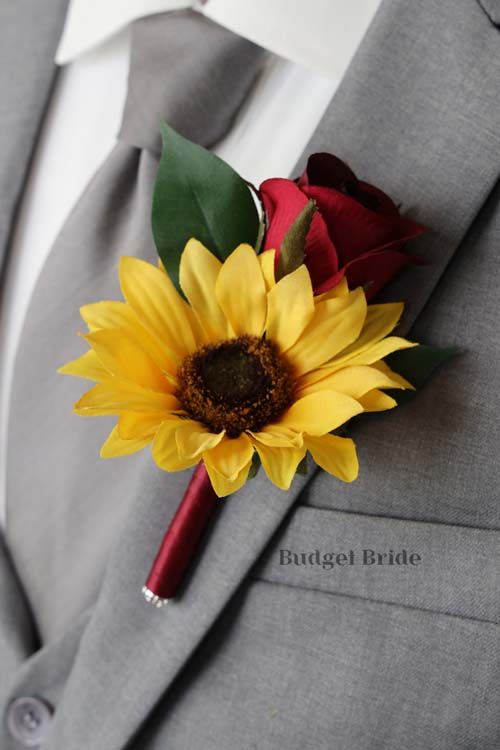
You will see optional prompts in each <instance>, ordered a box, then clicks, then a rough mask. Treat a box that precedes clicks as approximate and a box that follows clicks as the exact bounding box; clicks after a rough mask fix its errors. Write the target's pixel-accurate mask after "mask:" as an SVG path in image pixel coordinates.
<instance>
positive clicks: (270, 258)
mask: <svg viewBox="0 0 500 750" xmlns="http://www.w3.org/2000/svg"><path fill="white" fill-rule="evenodd" d="M258 258H259V263H260V268H261V271H262V276H263V277H264V281H265V284H266V290H267V291H269V290H270V289H272V288H273V286H274V285H275V284H276V280H275V277H274V266H275V263H276V250H265V251H264V252H263V253H261V254H260V255H259V256H258Z"/></svg>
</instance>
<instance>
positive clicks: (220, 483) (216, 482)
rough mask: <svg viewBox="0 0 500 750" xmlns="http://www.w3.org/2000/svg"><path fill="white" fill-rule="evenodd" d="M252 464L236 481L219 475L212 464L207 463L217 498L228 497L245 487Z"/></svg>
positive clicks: (243, 469)
mask: <svg viewBox="0 0 500 750" xmlns="http://www.w3.org/2000/svg"><path fill="white" fill-rule="evenodd" d="M251 464H252V462H251V461H249V462H248V463H247V464H246V466H244V467H243V468H242V469H241V471H240V472H239V474H238V475H237V476H236V477H235V479H227V478H226V477H224V476H223V475H222V474H219V472H218V471H216V470H215V468H214V467H213V466H212V465H211V464H207V463H206V462H205V466H206V469H207V472H208V476H209V477H210V481H211V482H212V487H213V488H214V492H215V494H216V495H217V497H227V496H228V495H232V494H233V493H234V492H237V490H239V489H240V488H241V487H243V485H244V484H245V482H246V481H247V479H248V473H249V471H250V466H251Z"/></svg>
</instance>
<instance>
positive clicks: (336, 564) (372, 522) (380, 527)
mask: <svg viewBox="0 0 500 750" xmlns="http://www.w3.org/2000/svg"><path fill="white" fill-rule="evenodd" d="M254 577H255V578H257V579H260V580H263V581H268V582H273V583H281V584H286V585H288V586H300V587H305V588H308V589H314V590H317V591H324V592H326V593H331V594H340V595H344V596H353V597H358V598H362V599H369V600H371V601H379V602H385V603H389V604H396V605H400V606H404V607H412V608H418V609H423V610H428V611H432V612H437V613H441V614H447V615H454V616H457V617H465V618H471V619H477V620H484V621H487V622H492V623H496V624H500V596H499V595H498V592H499V590H500V532H499V531H496V530H488V529H476V528H468V527H463V526H451V525H447V524H436V523H426V522H422V521H407V520H399V519H394V518H386V517H380V516H368V515H361V514H358V513H345V512H340V511H332V510H319V509H317V508H309V507H304V506H300V507H298V508H297V509H296V511H295V512H294V513H293V515H292V517H291V519H290V521H289V522H288V523H287V525H286V527H285V528H283V529H282V530H281V531H280V532H278V534H277V536H276V537H275V538H274V540H273V542H272V544H271V546H270V547H269V548H268V550H267V551H266V553H265V555H264V557H263V558H262V559H261V561H259V564H258V566H257V567H256V569H255V571H254Z"/></svg>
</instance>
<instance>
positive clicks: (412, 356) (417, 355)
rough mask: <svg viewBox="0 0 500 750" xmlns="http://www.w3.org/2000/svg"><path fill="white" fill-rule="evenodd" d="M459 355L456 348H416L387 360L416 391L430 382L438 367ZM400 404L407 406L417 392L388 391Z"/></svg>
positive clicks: (421, 346) (392, 355)
mask: <svg viewBox="0 0 500 750" xmlns="http://www.w3.org/2000/svg"><path fill="white" fill-rule="evenodd" d="M458 353H459V350H458V349H457V348H456V347H448V348H446V349H438V348H437V347H434V346H425V345H424V344H421V345H420V346H415V347H413V348H412V349H402V350H401V351H399V352H394V354H390V355H389V356H388V357H387V358H386V362H387V364H388V365H389V367H390V368H391V369H392V370H394V372H397V373H399V374H400V375H402V376H403V377H404V378H406V380H409V381H410V383H411V384H412V385H414V386H415V388H416V390H417V391H418V390H420V388H422V386H423V385H424V384H425V383H426V382H427V380H429V378H430V377H431V375H432V374H433V372H434V371H435V370H437V368H438V367H440V366H441V365H442V364H444V363H445V362H447V361H448V360H449V359H451V358H452V357H455V356H456V355H457V354H458ZM387 393H388V394H389V395H391V396H392V398H393V399H395V400H396V401H397V402H398V404H405V403H406V402H407V401H410V400H411V399H412V398H413V396H414V395H415V391H399V390H390V391H387Z"/></svg>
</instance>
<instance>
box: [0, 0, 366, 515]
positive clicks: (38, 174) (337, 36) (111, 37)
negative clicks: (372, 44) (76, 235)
mask: <svg viewBox="0 0 500 750" xmlns="http://www.w3.org/2000/svg"><path fill="white" fill-rule="evenodd" d="M379 2H380V0H356V3H352V0H308V2H307V3H306V2H304V1H303V0H252V2H248V0H208V2H206V3H203V4H202V3H201V2H197V3H195V4H194V7H195V9H196V10H197V11H199V12H202V13H204V14H205V15H207V16H209V17H211V18H212V19H213V20H214V21H216V22H217V23H220V24H221V25H224V26H226V27H228V28H230V29H231V30H233V31H235V32H236V33H238V34H240V35H242V36H245V37H247V38H249V39H251V40H252V41H254V42H256V43H258V44H260V45H261V46H263V47H265V48H267V49H269V50H270V51H271V52H274V53H275V55H274V56H271V58H270V60H269V62H268V64H267V67H266V70H265V71H264V74H263V75H262V76H261V78H260V79H259V81H258V83H257V85H256V87H255V89H254V91H253V92H252V95H251V97H250V99H249V101H248V103H247V104H246V106H245V107H244V109H243V111H242V112H241V113H240V115H239V117H238V118H237V121H236V123H235V124H234V126H233V128H232V130H231V132H230V133H229V134H228V135H227V136H226V138H224V140H223V141H222V142H221V143H220V144H219V145H218V146H217V148H216V152H217V153H218V154H219V155H220V156H221V157H222V158H223V159H225V160H226V161H227V162H229V163H230V164H231V165H232V166H233V167H234V168H235V169H236V170H237V171H238V172H239V173H240V174H242V175H243V176H244V177H245V178H246V179H248V180H250V181H251V182H253V183H254V184H259V183H260V182H261V181H262V180H264V179H266V178H267V177H279V176H288V175H289V174H290V172H291V170H292V169H293V167H294V165H295V163H296V162H297V160H298V158H299V157H300V155H301V153H302V151H303V149H304V148H305V146H306V144H307V142H308V140H309V138H310V137H311V135H312V134H313V132H314V130H315V129H316V127H317V125H318V122H319V120H320V119H321V116H322V115H323V113H324V111H325V109H326V107H327V106H328V104H329V102H330V100H331V98H332V96H333V93H334V91H335V89H336V87H337V85H338V82H339V81H340V79H341V77H342V75H343V72H344V71H345V69H346V68H347V66H348V64H349V62H350V60H351V57H352V55H353V54H354V52H355V50H356V48H357V46H358V44H359V42H360V40H361V38H362V36H363V35H364V33H365V31H366V29H367V27H368V25H369V23H370V21H371V19H372V17H373V15H374V13H375V10H376V9H377V7H378V5H379ZM191 5H192V3H190V2H187V1H186V0H106V1H105V2H102V0H72V2H71V3H70V6H69V10H68V15H67V18H66V25H65V28H64V32H63V35H62V38H61V41H60V45H59V49H58V53H57V61H58V62H59V64H61V65H62V66H63V67H62V68H61V71H60V74H59V76H58V79H57V83H56V87H55V91H54V94H53V96H52V99H51V102H50V106H49V110H48V114H47V117H46V120H45V124H44V127H43V132H42V134H41V138H40V141H39V143H38V146H37V149H36V153H35V158H34V162H33V165H32V168H31V173H30V175H29V179H28V183H27V186H26V189H25V193H24V196H23V201H22V205H21V209H20V212H19V216H18V221H17V226H16V229H15V232H14V236H13V241H12V247H11V258H12V261H11V263H10V265H9V269H8V274H7V278H6V285H5V293H4V296H3V299H2V308H1V314H0V519H1V518H2V515H3V508H4V495H5V459H6V445H7V417H8V405H9V398H10V390H11V384H12V375H13V365H14V357H15V352H16V349H17V345H18V343H19V338H20V334H21V329H22V323H23V320H24V317H25V314H26V311H27V307H28V304H29V299H30V296H31V294H32V291H33V288H34V285H35V282H36V280H37V277H38V275H39V273H40V271H41V268H42V265H43V262H44V260H45V258H46V257H47V255H48V253H49V251H50V248H51V246H52V244H53V243H54V240H55V239H56V236H57V234H58V232H59V230H60V228H61V226H62V224H63V222H64V220H65V218H66V217H67V215H68V213H69V211H70V210H71V207H72V206H73V204H74V203H75V202H76V201H77V200H78V198H79V196H80V194H81V192H82V191H83V189H84V188H85V185H86V184H87V182H88V181H89V180H90V178H91V177H92V175H93V173H94V172H95V170H96V169H97V168H98V167H99V166H100V164H101V163H102V161H103V160H104V159H105V157H106V156H107V154H108V153H109V151H110V150H111V148H112V146H113V144H114V142H115V138H116V133H117V131H118V128H119V125H120V120H121V114H122V110H123V105H124V100H125V96H126V84H127V71H128V59H129V46H130V41H129V40H130V34H129V28H128V26H129V24H130V22H131V21H132V20H135V19H136V18H139V17H142V16H145V15H149V14H151V13H158V12H163V11H165V10H171V9H178V8H182V7H188V6H191ZM297 91H300V92H307V93H306V96H307V106H304V99H303V97H298V96H297ZM276 122H279V123H280V127H279V128H276ZM256 154H258V159H256V158H255V155H256ZM129 251H130V252H131V253H133V248H129ZM91 301H92V300H91V299H89V302H91ZM58 364H60V363H57V362H55V363H54V368H56V367H57V365H58Z"/></svg>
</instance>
